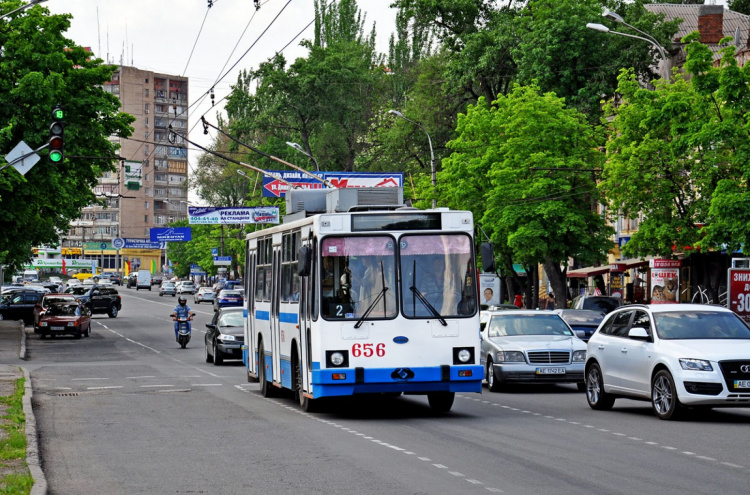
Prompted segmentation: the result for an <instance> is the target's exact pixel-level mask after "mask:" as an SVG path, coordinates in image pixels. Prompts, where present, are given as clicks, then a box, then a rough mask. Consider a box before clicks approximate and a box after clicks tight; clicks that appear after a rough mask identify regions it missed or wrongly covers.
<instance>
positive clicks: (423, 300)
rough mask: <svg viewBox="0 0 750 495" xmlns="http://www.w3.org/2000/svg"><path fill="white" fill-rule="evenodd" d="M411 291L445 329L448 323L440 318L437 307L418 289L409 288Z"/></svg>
mask: <svg viewBox="0 0 750 495" xmlns="http://www.w3.org/2000/svg"><path fill="white" fill-rule="evenodd" d="M409 290H410V291H412V292H413V293H414V295H415V296H417V299H419V302H421V303H422V304H424V307H425V308H427V309H428V310H429V311H430V313H432V315H433V316H434V317H435V318H437V320H438V321H439V322H440V324H441V325H443V326H444V327H447V326H448V323H446V321H445V320H444V319H443V317H442V316H440V313H438V310H437V309H435V306H433V305H432V304H430V301H428V300H427V298H426V297H424V294H422V292H420V290H419V289H417V288H416V287H414V286H413V285H412V286H411V287H409Z"/></svg>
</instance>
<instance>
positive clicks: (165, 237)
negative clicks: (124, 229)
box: [149, 227, 193, 242]
mask: <svg viewBox="0 0 750 495" xmlns="http://www.w3.org/2000/svg"><path fill="white" fill-rule="evenodd" d="M149 235H150V236H151V242H184V241H191V240H193V235H192V230H191V229H190V227H168V228H161V229H153V228H152V229H149Z"/></svg>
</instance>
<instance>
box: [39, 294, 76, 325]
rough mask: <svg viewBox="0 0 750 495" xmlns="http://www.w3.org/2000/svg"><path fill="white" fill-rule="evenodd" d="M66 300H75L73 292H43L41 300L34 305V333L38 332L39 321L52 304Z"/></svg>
mask: <svg viewBox="0 0 750 495" xmlns="http://www.w3.org/2000/svg"><path fill="white" fill-rule="evenodd" d="M66 302H76V296H75V295H73V294H45V295H44V296H43V297H42V299H41V301H39V302H38V303H36V305H35V306H34V321H33V325H34V333H39V322H40V321H41V320H42V316H44V313H45V312H46V311H47V309H48V308H49V307H50V306H51V305H52V304H56V303H66Z"/></svg>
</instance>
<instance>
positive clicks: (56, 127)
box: [49, 105, 65, 163]
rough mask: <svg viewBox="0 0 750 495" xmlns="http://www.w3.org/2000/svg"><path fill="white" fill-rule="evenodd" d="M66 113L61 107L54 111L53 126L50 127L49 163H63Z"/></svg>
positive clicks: (56, 107)
mask: <svg viewBox="0 0 750 495" xmlns="http://www.w3.org/2000/svg"><path fill="white" fill-rule="evenodd" d="M64 117H65V112H64V111H63V109H62V107H61V106H60V105H57V106H55V108H53V109H52V124H50V126H49V161H51V162H52V163H62V161H63V141H64V137H65V124H64V122H63V119H64Z"/></svg>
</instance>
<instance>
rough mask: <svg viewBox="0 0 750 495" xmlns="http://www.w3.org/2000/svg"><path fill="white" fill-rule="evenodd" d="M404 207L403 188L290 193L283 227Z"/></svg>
mask: <svg viewBox="0 0 750 495" xmlns="http://www.w3.org/2000/svg"><path fill="white" fill-rule="evenodd" d="M403 206H404V189H403V188H402V187H351V188H338V189H291V190H289V191H287V193H286V212H287V214H286V216H284V223H288V222H292V221H294V220H299V219H301V218H305V217H306V216H308V215H316V214H319V213H341V212H347V211H350V210H356V209H362V210H373V209H383V210H393V209H396V208H401V207H403Z"/></svg>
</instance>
